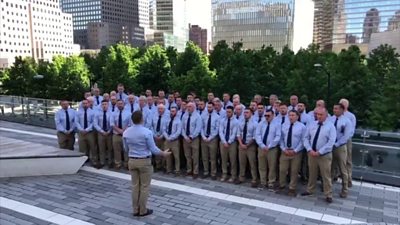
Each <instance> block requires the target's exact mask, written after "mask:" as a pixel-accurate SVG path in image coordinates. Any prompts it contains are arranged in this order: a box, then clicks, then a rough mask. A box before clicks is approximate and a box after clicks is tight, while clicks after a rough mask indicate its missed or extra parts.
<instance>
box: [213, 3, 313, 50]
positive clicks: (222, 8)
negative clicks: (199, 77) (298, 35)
mask: <svg viewBox="0 0 400 225" xmlns="http://www.w3.org/2000/svg"><path fill="white" fill-rule="evenodd" d="M295 1H296V0H213V1H212V18H213V27H212V41H213V43H216V42H218V41H220V40H225V41H227V42H228V43H233V42H242V43H243V47H244V48H245V49H260V48H261V47H262V46H263V45H265V46H268V45H272V47H274V48H275V49H276V50H278V51H280V50H282V49H283V47H285V46H289V47H290V48H293V43H294V39H295V37H294V23H295V19H301V17H298V18H297V17H296V15H295ZM302 2H307V4H306V5H307V6H308V4H309V2H311V1H308V0H303V1H302ZM312 9H313V7H309V9H307V8H306V9H302V10H309V11H310V12H311V13H310V14H311V16H312ZM299 13H300V11H299ZM303 18H304V17H303ZM306 19H307V20H309V21H308V22H307V21H306V22H303V23H302V22H300V23H299V25H301V26H309V27H310V29H311V30H310V31H309V37H310V38H309V41H308V43H307V44H306V45H308V44H311V42H312V18H311V20H310V18H309V17H307V16H306ZM302 35H303V36H305V35H307V34H305V33H304V32H303V34H302ZM305 47H307V46H305Z"/></svg>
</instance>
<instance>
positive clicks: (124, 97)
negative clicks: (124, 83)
mask: <svg viewBox="0 0 400 225" xmlns="http://www.w3.org/2000/svg"><path fill="white" fill-rule="evenodd" d="M116 97H117V100H118V99H121V100H122V101H124V103H127V102H128V95H127V94H125V93H124V92H122V93H119V92H117V95H116Z"/></svg>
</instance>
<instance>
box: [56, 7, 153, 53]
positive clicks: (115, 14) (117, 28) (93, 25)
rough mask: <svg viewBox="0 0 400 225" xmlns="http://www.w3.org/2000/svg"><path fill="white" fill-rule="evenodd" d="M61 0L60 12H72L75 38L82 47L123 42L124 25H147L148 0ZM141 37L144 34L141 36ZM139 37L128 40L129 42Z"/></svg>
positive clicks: (132, 28)
mask: <svg viewBox="0 0 400 225" xmlns="http://www.w3.org/2000/svg"><path fill="white" fill-rule="evenodd" d="M60 3H61V8H62V10H63V12H67V13H71V14H72V20H73V25H74V41H75V43H78V44H80V45H81V47H82V48H92V49H98V48H101V47H103V46H105V45H110V44H115V43H117V42H123V40H126V39H124V37H123V36H124V34H123V30H124V29H123V28H124V27H125V30H126V27H129V30H137V29H138V27H142V28H143V29H146V28H148V27H149V19H148V15H149V4H148V0H135V1H131V0H118V1H115V0H61V2H60ZM134 37H136V36H134ZM143 39H144V33H143V34H142V36H141V37H140V40H143ZM93 40H95V41H93ZM140 40H133V42H131V40H130V41H129V44H134V43H136V42H137V41H139V42H140ZM98 43H101V44H104V45H98ZM142 44H143V43H141V45H142Z"/></svg>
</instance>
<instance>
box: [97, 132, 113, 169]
mask: <svg viewBox="0 0 400 225" xmlns="http://www.w3.org/2000/svg"><path fill="white" fill-rule="evenodd" d="M97 143H98V146H99V155H100V164H101V165H105V164H106V159H107V164H108V165H111V163H112V155H113V149H112V145H113V143H112V135H111V134H108V135H106V136H104V135H102V134H101V133H100V132H98V133H97Z"/></svg>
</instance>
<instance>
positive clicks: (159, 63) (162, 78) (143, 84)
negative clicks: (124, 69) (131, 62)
mask: <svg viewBox="0 0 400 225" xmlns="http://www.w3.org/2000/svg"><path fill="white" fill-rule="evenodd" d="M170 73H171V65H170V63H169V61H168V57H167V54H166V52H165V50H164V49H163V48H161V47H160V46H159V45H153V46H150V47H149V48H147V50H146V52H145V53H144V55H143V56H142V58H141V59H140V64H139V73H138V75H137V77H136V81H137V83H138V85H140V88H141V90H145V89H151V90H152V91H157V90H160V89H162V90H166V91H167V89H168V79H169V75H170Z"/></svg>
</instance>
